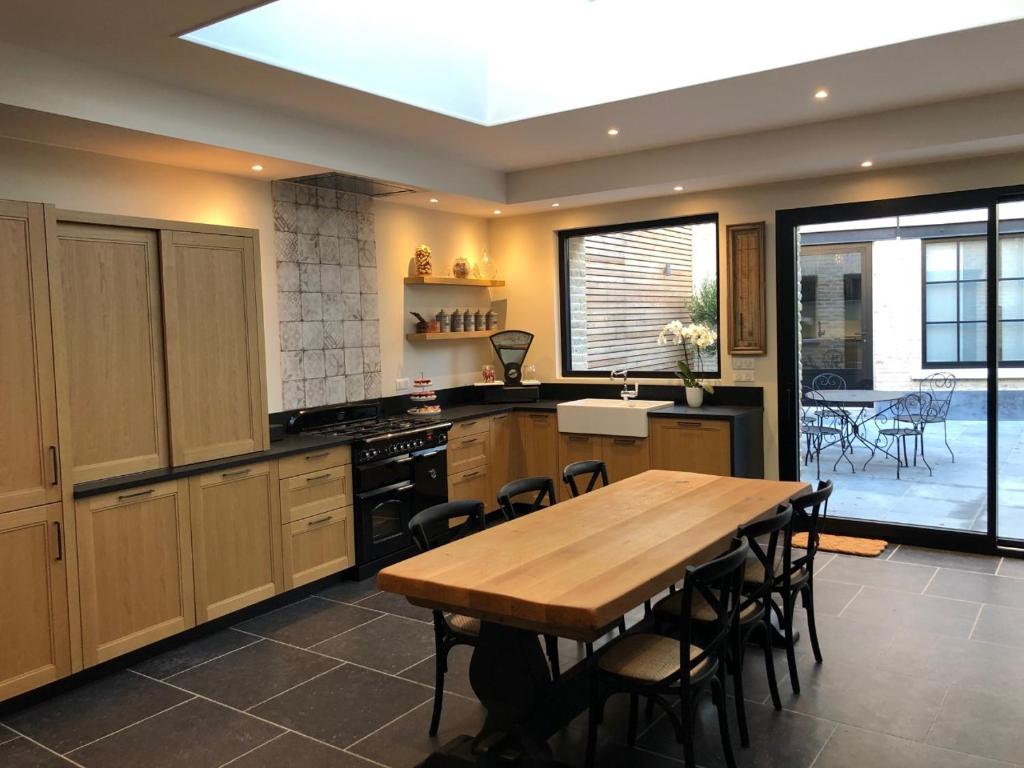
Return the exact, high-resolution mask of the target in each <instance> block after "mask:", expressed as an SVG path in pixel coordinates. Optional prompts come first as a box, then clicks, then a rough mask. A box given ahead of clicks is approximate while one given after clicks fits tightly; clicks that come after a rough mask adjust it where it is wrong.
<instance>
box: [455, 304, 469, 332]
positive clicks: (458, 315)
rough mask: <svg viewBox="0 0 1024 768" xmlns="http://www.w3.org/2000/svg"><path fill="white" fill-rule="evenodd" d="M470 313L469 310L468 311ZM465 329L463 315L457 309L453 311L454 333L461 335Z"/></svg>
mask: <svg viewBox="0 0 1024 768" xmlns="http://www.w3.org/2000/svg"><path fill="white" fill-rule="evenodd" d="M467 311H468V310H467ZM462 329H463V325H462V313H461V312H459V310H457V309H453V310H452V332H453V333H461V332H462Z"/></svg>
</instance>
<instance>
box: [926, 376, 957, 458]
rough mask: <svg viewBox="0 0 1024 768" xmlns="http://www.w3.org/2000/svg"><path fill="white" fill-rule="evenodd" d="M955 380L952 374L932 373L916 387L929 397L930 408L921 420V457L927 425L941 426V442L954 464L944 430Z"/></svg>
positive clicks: (954, 456)
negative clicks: (930, 400)
mask: <svg viewBox="0 0 1024 768" xmlns="http://www.w3.org/2000/svg"><path fill="white" fill-rule="evenodd" d="M956 385H957V378H956V376H954V375H953V374H952V373H947V372H946V371H941V372H939V373H933V374H931V375H930V376H928V377H926V378H925V379H923V380H922V381H921V383H920V385H919V386H918V391H919V392H923V393H927V394H929V395H931V398H932V408H931V409H930V410H929V412H928V413H926V414H924V416H923V418H922V419H921V422H920V423H921V455H922V456H924V433H925V431H926V428H927V426H928V425H929V424H942V442H944V443H945V444H946V450H947V451H949V457H950V459H952V461H953V462H954V463H955V462H956V454H954V453H953V449H952V448H951V447H950V445H949V431H948V430H947V428H946V420H947V419H948V418H949V409H950V406H952V404H953V395H954V394H955V393H956Z"/></svg>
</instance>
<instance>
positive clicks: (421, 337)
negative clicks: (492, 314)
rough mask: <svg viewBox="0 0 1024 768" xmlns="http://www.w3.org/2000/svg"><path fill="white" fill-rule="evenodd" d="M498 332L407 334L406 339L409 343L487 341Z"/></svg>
mask: <svg viewBox="0 0 1024 768" xmlns="http://www.w3.org/2000/svg"><path fill="white" fill-rule="evenodd" d="M497 332H498V329H497V328H495V329H494V330H493V331H449V332H448V333H407V334H405V338H407V339H408V340H409V341H458V340H460V339H486V338H488V337H489V336H491V335H492V334H495V333H497Z"/></svg>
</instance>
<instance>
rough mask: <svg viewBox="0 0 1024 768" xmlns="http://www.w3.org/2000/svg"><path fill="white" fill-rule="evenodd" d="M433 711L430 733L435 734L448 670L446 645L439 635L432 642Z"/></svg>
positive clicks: (439, 722)
mask: <svg viewBox="0 0 1024 768" xmlns="http://www.w3.org/2000/svg"><path fill="white" fill-rule="evenodd" d="M434 648H435V650H434V711H433V713H432V714H431V715H430V731H429V733H430V735H431V736H432V737H433V736H437V729H438V728H439V727H440V725H441V707H442V706H444V675H445V672H447V671H448V646H447V645H445V643H444V641H443V640H442V639H441V637H440V635H438V637H437V638H436V642H435V643H434Z"/></svg>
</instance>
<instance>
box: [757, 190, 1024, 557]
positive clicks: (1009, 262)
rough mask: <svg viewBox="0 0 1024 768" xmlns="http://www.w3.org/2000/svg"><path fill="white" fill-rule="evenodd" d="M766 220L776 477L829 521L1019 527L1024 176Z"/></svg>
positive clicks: (899, 527) (937, 533)
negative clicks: (809, 486) (773, 318)
mask: <svg viewBox="0 0 1024 768" xmlns="http://www.w3.org/2000/svg"><path fill="white" fill-rule="evenodd" d="M1014 195H1015V196H1014ZM776 225H777V230H776V232H777V241H776V255H777V259H778V269H777V280H778V283H777V288H778V300H779V314H778V323H779V325H778V333H779V384H780V387H779V413H780V425H779V434H780V444H779V456H780V475H781V476H782V477H783V478H785V479H797V478H799V479H803V480H805V481H807V482H811V483H814V482H817V481H819V480H825V479H830V480H832V481H833V482H834V483H835V487H836V490H835V493H834V496H833V501H832V503H831V504H830V509H829V515H830V518H831V519H832V522H831V523H830V525H831V529H832V530H834V531H836V532H839V533H851V534H854V535H867V536H878V537H885V538H890V539H893V540H896V541H905V542H911V543H920V544H932V545H937V546H947V547H952V548H959V549H971V550H976V551H991V550H995V549H996V548H997V545H998V544H1003V545H1007V546H1020V545H1021V544H1022V543H1024V189H1021V188H1016V189H1013V190H979V191H973V192H964V193H951V194H942V195H932V196H926V197H915V198H904V199H897V200H882V201H874V202H870V203H855V204H849V205H838V206H827V207H821V208H805V209H795V210H790V211H780V212H778V214H777V217H776Z"/></svg>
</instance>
